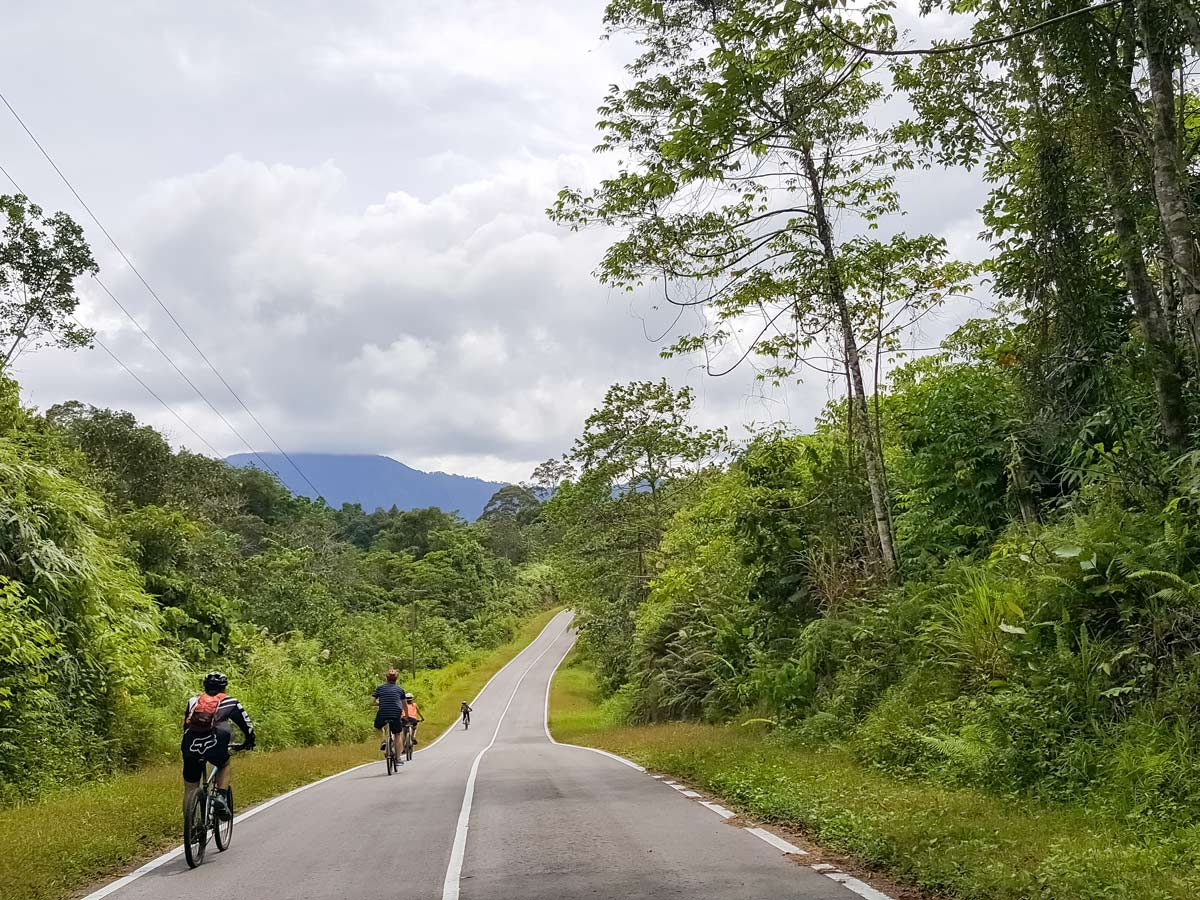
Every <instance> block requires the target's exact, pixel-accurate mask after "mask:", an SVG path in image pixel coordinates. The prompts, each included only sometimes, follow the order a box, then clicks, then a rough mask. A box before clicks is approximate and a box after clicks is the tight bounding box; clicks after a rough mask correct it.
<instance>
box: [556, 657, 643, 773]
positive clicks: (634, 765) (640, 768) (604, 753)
mask: <svg viewBox="0 0 1200 900" xmlns="http://www.w3.org/2000/svg"><path fill="white" fill-rule="evenodd" d="M571 646H574V644H572V645H571ZM570 652H571V647H568V648H567V650H566V652H565V653H563V655H562V656H560V657H559V659H558V662H556V663H555V664H554V668H553V670H551V672H550V677H549V679H547V681H546V703H545V711H544V712H543V714H542V726H543V727H544V728H545V730H546V740H548V741H549V742H550V743H552V744H554V745H555V746H558V747H570V748H571V749H572V750H588V751H590V752H592V753H599V754H600V755H601V756H607V757H608V758H609V759H615V760H616V761H617V762H619V763H620V764H621V765H623V766H629V768H631V769H636V770H637V771H639V772H645V771H646V767H645V766H639V765H638V764H637V763H635V762H634V761H633V760H630V759H626V758H625V757H623V756H617V754H615V753H609V752H608V751H607V750H601V749H600V748H599V747H584V746H582V745H581V744H567V743H564V742H563V741H558V740H555V739H554V735H552V734H551V733H550V687H551V685H553V684H554V676H555V675H557V674H558V667H559V666H561V665H562V664H563V660H564V659H566V658H567V655H568V654H569V653H570ZM654 777H655V778H658V777H659V776H657V775H656V776H654Z"/></svg>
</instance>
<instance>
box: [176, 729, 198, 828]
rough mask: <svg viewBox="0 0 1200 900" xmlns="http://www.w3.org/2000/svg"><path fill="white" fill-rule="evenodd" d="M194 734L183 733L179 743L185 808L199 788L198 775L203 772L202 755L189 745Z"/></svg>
mask: <svg viewBox="0 0 1200 900" xmlns="http://www.w3.org/2000/svg"><path fill="white" fill-rule="evenodd" d="M194 739H195V735H189V734H188V733H187V732H186V731H185V732H184V734H183V741H182V743H181V744H180V745H179V753H180V755H181V756H182V757H183V808H184V809H187V805H188V801H189V800H191V798H192V797H194V796H195V795H196V792H197V791H199V790H200V776H201V774H203V772H204V757H203V756H202V755H200V754H199V753H195V752H193V751H192V750H191V749H190V747H191V743H192V741H193V740H194Z"/></svg>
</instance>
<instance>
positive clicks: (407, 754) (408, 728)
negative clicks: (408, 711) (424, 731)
mask: <svg viewBox="0 0 1200 900" xmlns="http://www.w3.org/2000/svg"><path fill="white" fill-rule="evenodd" d="M403 734H404V759H405V760H406V761H407V762H412V755H413V726H412V722H405V723H404V732H403Z"/></svg>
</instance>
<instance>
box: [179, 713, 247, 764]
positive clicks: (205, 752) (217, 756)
mask: <svg viewBox="0 0 1200 900" xmlns="http://www.w3.org/2000/svg"><path fill="white" fill-rule="evenodd" d="M199 700H200V696H199V695H198V694H197V695H196V696H195V697H192V698H191V699H190V700H188V704H187V710H186V711H185V712H184V714H183V740H182V741H181V742H180V745H179V752H180V753H181V754H182V755H183V780H184V781H186V782H188V783H189V784H196V783H197V782H199V781H200V776H201V775H202V774H203V772H204V763H205V762H210V763H212V764H213V765H214V766H216V767H217V768H222V767H224V766H225V765H226V764H227V763H228V762H229V741H230V734H231V733H230V728H229V723H230V722H232V723H233V724H234V725H236V726H237V727H238V728H239V729H240V730H241V732H242V734H244V735H245V736H246V740H245V743H244V745H243V746H244V747H245V749H247V750H249V749H250V748H251V747H253V746H254V723H253V722H251V721H250V716H249V715H248V714H247V713H246V708H245V707H244V706H242V704H241V701H239V700H238V699H237V697H226V698H225V699H223V700H222V701H221V703H220V705H219V706H218V707H217V713H216V715H215V716H214V717H213V720H214V725H213V727H212V728H211V729H208V730H205V731H193V730H188V727H187V720H188V717H189V716H190V715H191V713H192V709H193V708H194V707H195V706H196V703H197V702H199Z"/></svg>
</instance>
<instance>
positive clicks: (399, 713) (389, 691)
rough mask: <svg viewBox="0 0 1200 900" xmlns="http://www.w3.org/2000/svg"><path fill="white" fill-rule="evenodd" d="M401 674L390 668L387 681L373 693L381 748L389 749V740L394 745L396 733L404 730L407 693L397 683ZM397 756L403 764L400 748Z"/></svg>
mask: <svg viewBox="0 0 1200 900" xmlns="http://www.w3.org/2000/svg"><path fill="white" fill-rule="evenodd" d="M399 676H400V673H399V672H397V671H396V670H395V669H388V670H387V674H386V675H384V678H385V679H386V681H384V683H383V684H381V685H380V686H379V687H377V688H375V693H373V694H372V695H371V697H372V700H371V702H372V703H374V704H375V706H376V711H375V730H376V731H378V732H379V749H380V750H386V749H387V742H388V741H389V740H390V741H392V743H393V745H394V744H395V741H396V735H397V734H399V733H400V732H401V731H402V730H403V725H404V704H405V695H404V688H402V687H400V685H398V684H396V679H397V678H398V677H399ZM396 756H397V757H400V758H399V759H398V762H399V763H400V764H401V765H403V764H404V759H403V757H401V755H400V752H399V750H398V749H397V751H396Z"/></svg>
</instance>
